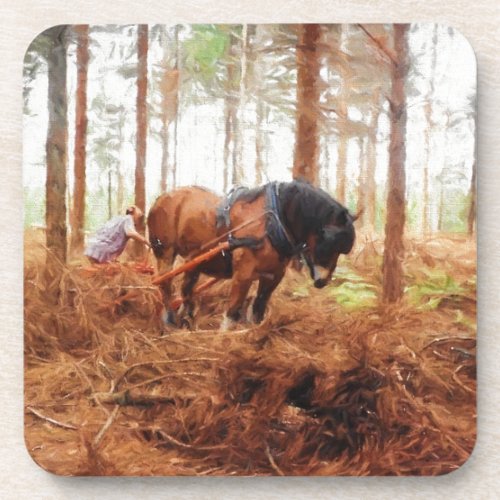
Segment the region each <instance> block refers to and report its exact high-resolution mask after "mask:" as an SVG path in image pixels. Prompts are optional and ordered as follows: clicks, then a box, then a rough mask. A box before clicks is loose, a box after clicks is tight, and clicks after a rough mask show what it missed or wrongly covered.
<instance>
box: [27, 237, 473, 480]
mask: <svg viewBox="0 0 500 500" xmlns="http://www.w3.org/2000/svg"><path fill="white" fill-rule="evenodd" d="M44 251H45V250H44V249H43V247H42V246H40V245H39V244H38V243H37V242H36V238H35V237H33V236H32V235H28V236H27V238H26V254H25V255H26V259H25V406H26V413H25V434H26V444H27V447H28V449H29V451H30V453H31V454H32V455H33V457H34V458H35V460H36V461H37V462H38V463H39V464H40V465H41V466H43V467H45V468H47V469H49V470H51V471H53V472H56V473H58V474H64V475H75V474H76V475H256V474H259V475H307V474H312V475H390V474H394V475H424V474H432V475H437V474H443V473H446V472H449V471H452V470H454V469H456V468H458V467H459V466H460V465H461V464H462V463H463V462H464V461H465V460H466V459H467V457H468V456H469V454H470V453H471V451H472V448H473V446H474V441H475V435H476V422H475V410H476V400H475V390H476V386H475V371H476V365H475V359H476V358H475V328H474V321H475V290H473V289H472V288H471V289H470V290H469V291H468V294H466V295H465V294H462V296H461V297H460V302H457V300H458V299H457V298H456V297H444V298H443V300H442V302H441V305H440V306H439V307H436V308H433V309H424V310H422V309H421V308H418V307H416V306H415V305H411V304H409V303H407V302H405V301H404V302H402V303H401V304H398V305H394V306H377V305H374V306H372V307H368V308H364V309H363V310H358V311H350V312H349V311H347V310H346V309H344V308H342V307H341V306H340V305H338V304H336V303H335V300H334V299H333V298H332V295H331V294H329V293H328V292H327V289H324V290H316V289H314V288H312V287H311V288H309V283H308V277H307V276H306V275H305V274H301V273H298V272H296V271H292V270H290V271H289V272H288V273H287V276H286V278H285V280H284V281H283V283H282V284H281V285H280V287H279V288H278V290H277V291H276V293H275V294H274V295H273V297H272V299H271V303H270V310H269V312H268V314H267V316H266V318H265V320H264V322H263V323H262V324H260V325H257V326H255V325H241V327H240V329H239V330H236V331H229V332H222V331H219V330H218V327H219V324H220V320H221V316H222V313H223V310H224V306H225V297H226V296H227V291H228V283H227V282H226V283H224V282H221V283H217V284H215V285H214V286H213V287H211V288H210V289H209V290H206V291H205V292H204V293H203V296H202V297H200V300H199V301H200V308H199V311H198V314H197V325H196V328H197V329H196V330H194V331H189V330H185V329H184V330H181V329H179V330H174V331H170V332H165V331H164V330H163V327H162V324H161V320H160V315H159V312H160V310H161V303H160V296H159V294H158V291H157V290H156V288H155V287H151V276H148V275H147V274H143V273H141V272H137V271H138V268H137V267H134V266H131V265H121V266H119V272H110V271H109V269H108V271H106V270H105V269H106V268H102V269H101V270H100V271H97V272H93V271H92V272H85V268H87V271H88V266H87V265H86V264H83V265H82V262H73V263H70V264H69V265H68V266H64V267H62V268H61V269H58V270H57V272H55V273H53V275H54V276H57V275H61V274H62V279H61V283H60V289H61V293H60V295H59V298H58V303H57V305H56V306H54V305H52V302H50V301H48V299H47V294H46V293H45V290H46V285H45V283H44V273H43V272H42V271H43V268H44V265H45V261H44V258H43V257H44ZM380 255H381V248H380V244H379V242H377V241H375V240H374V239H373V238H368V236H366V237H365V236H363V235H362V236H361V237H360V238H359V239H358V246H357V249H356V251H355V252H354V254H353V255H352V256H351V257H350V264H349V265H350V266H352V267H353V268H354V269H356V271H357V273H359V274H360V275H361V276H363V277H364V278H365V279H366V280H367V281H368V282H370V283H372V284H373V286H375V287H379V286H380V271H376V270H377V269H379V267H378V266H379V263H380V262H379V261H380ZM455 264H456V265H455ZM425 266H430V267H432V268H436V267H437V268H439V267H440V266H441V267H443V269H446V270H447V272H450V273H453V272H455V273H457V276H456V279H457V280H458V281H461V282H462V281H465V280H466V279H468V278H470V277H473V276H475V255H474V250H473V246H472V244H470V243H469V242H468V241H466V240H464V239H462V240H459V239H451V238H441V239H433V240H429V241H422V240H419V241H414V240H411V241H408V242H407V259H406V260H405V268H406V272H407V275H408V276H410V278H409V279H411V277H412V276H417V275H418V273H419V272H420V271H421V269H422V268H423V267H425ZM115 267H116V266H115ZM306 285H307V288H306ZM333 286H336V285H335V284H332V285H331V287H333ZM297 288H300V289H301V290H302V289H304V288H305V289H306V290H307V294H304V293H299V294H294V293H293V291H294V290H296V289H297ZM377 289H378V290H379V288H377ZM445 299H448V300H445ZM458 309H460V314H461V315H462V316H460V318H458V316H457V314H458V313H457V311H458ZM464 318H465V320H467V321H465V320H464Z"/></svg>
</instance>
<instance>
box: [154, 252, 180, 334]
mask: <svg viewBox="0 0 500 500" xmlns="http://www.w3.org/2000/svg"><path fill="white" fill-rule="evenodd" d="M174 259H175V253H174V249H173V248H169V249H168V250H166V251H165V253H164V255H162V256H161V257H159V258H157V269H158V274H163V273H165V272H167V271H170V270H171V269H172V266H173V264H174ZM160 290H161V295H162V300H163V307H164V311H163V315H162V316H163V321H164V323H165V324H167V325H174V326H175V325H176V323H177V322H176V314H175V311H173V310H172V309H171V308H170V302H171V300H172V281H171V280H168V281H165V282H163V283H162V284H161V285H160Z"/></svg>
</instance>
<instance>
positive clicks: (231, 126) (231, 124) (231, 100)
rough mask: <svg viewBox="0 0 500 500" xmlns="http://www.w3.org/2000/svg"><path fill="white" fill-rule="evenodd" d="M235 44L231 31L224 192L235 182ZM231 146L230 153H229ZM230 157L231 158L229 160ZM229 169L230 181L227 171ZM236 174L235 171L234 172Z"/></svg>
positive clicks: (225, 102)
mask: <svg viewBox="0 0 500 500" xmlns="http://www.w3.org/2000/svg"><path fill="white" fill-rule="evenodd" d="M236 44H237V38H236V37H235V36H234V35H233V34H232V33H231V34H230V35H229V46H228V53H227V58H228V61H227V64H226V71H227V78H226V82H225V89H224V134H225V136H224V192H225V193H226V192H227V190H228V189H229V185H230V183H232V184H235V183H236V182H237V179H235V169H236V151H237V147H236V145H235V141H236V140H237V137H236V133H237V132H236V131H237V126H238V124H237V113H236V110H237V106H236V104H237V98H236V67H235V58H236ZM231 147H232V155H231ZM230 159H231V160H230ZM230 171H231V177H232V179H231V181H230V180H229V172H230ZM236 175H237V173H236Z"/></svg>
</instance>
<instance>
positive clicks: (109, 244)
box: [84, 205, 150, 264]
mask: <svg viewBox="0 0 500 500" xmlns="http://www.w3.org/2000/svg"><path fill="white" fill-rule="evenodd" d="M142 216H143V213H142V210H141V209H140V208H138V207H136V206H135V205H132V206H131V207H129V208H127V211H126V212H125V215H117V216H116V217H113V218H112V219H110V220H109V221H108V222H106V224H105V225H104V226H103V227H102V228H101V229H99V230H98V231H97V232H96V233H95V235H94V236H92V237H91V238H90V240H89V243H88V245H87V247H86V248H85V252H84V254H85V255H86V256H87V257H88V259H89V260H90V262H92V263H97V264H104V263H106V262H112V261H114V260H115V259H116V258H118V256H119V255H120V254H121V253H122V252H123V250H125V247H126V246H127V242H128V240H129V239H130V238H132V239H133V240H136V241H140V242H141V243H144V244H145V245H146V246H148V247H149V246H150V245H149V242H148V240H147V239H146V238H144V236H142V235H141V234H140V233H138V232H137V229H136V225H137V224H138V223H139V221H140V220H141V218H142Z"/></svg>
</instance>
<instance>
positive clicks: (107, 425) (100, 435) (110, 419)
mask: <svg viewBox="0 0 500 500" xmlns="http://www.w3.org/2000/svg"><path fill="white" fill-rule="evenodd" d="M119 409H120V405H116V406H115V407H114V408H113V411H112V412H111V414H110V415H109V417H108V419H107V420H106V422H105V423H104V425H103V426H102V427H101V430H100V431H99V432H98V433H97V435H96V437H95V438H94V441H93V443H92V445H93V447H94V448H96V447H97V445H98V444H99V443H100V442H101V439H102V438H103V436H104V434H105V433H106V431H107V430H108V429H109V428H110V426H111V424H112V423H113V421H114V420H115V418H116V415H117V414H118V410H119Z"/></svg>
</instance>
